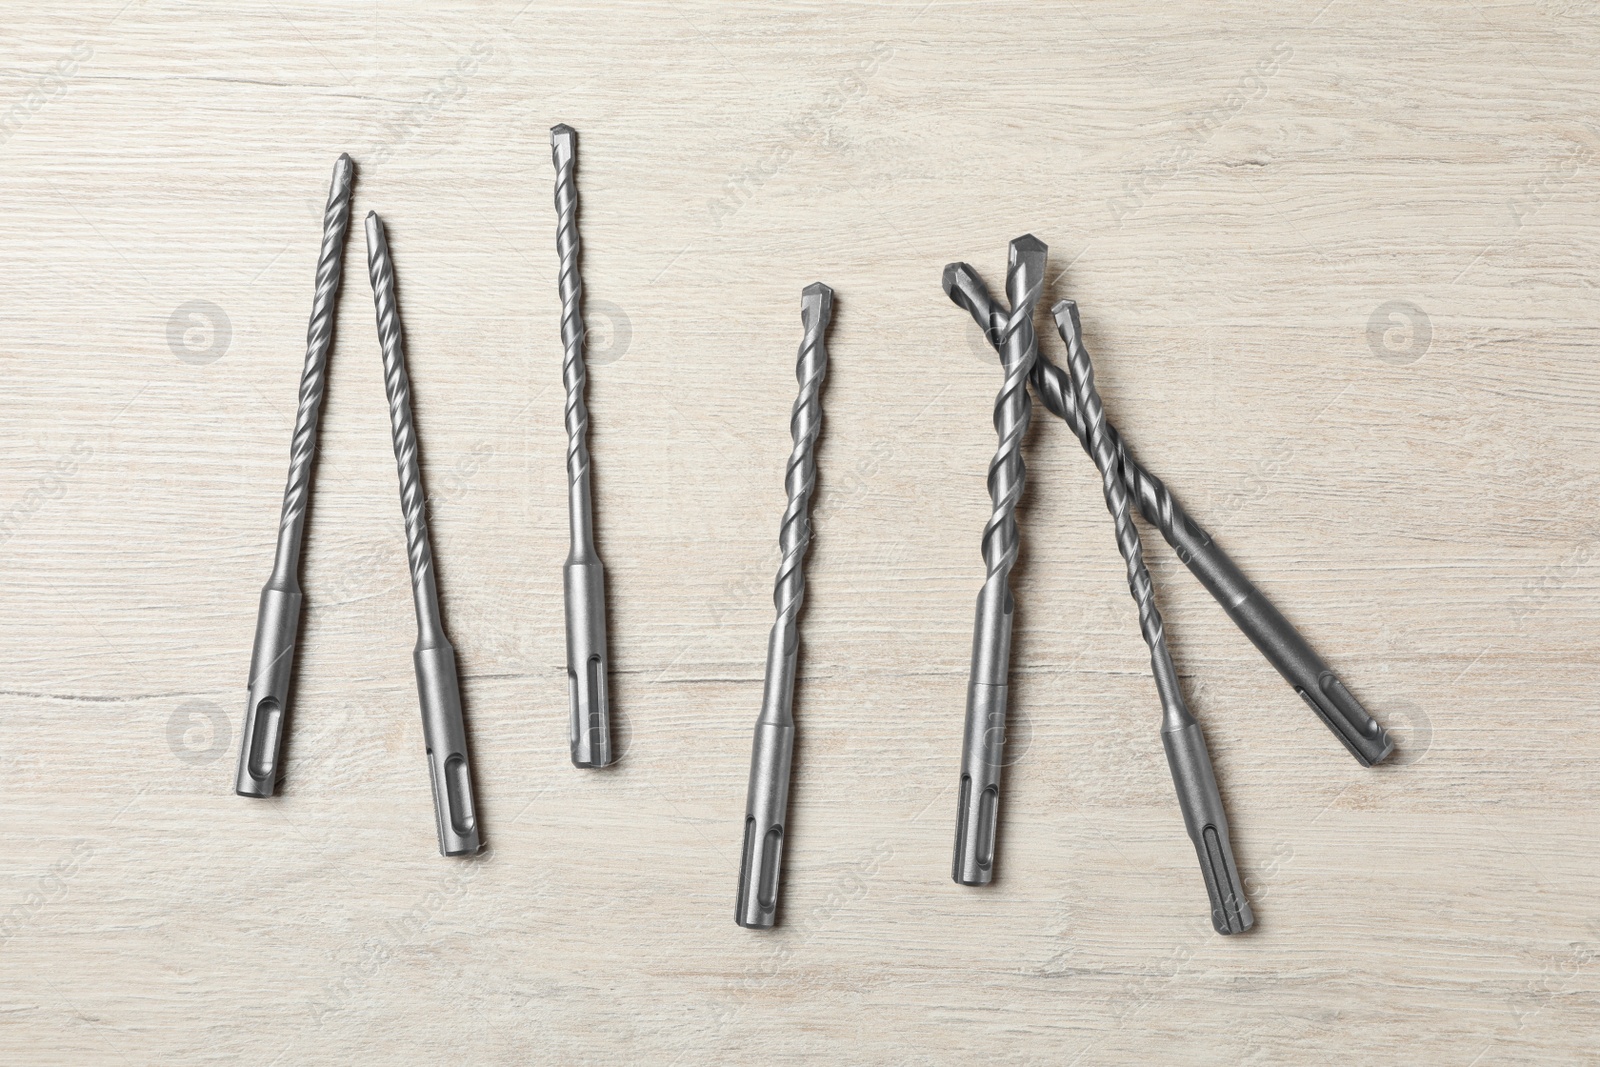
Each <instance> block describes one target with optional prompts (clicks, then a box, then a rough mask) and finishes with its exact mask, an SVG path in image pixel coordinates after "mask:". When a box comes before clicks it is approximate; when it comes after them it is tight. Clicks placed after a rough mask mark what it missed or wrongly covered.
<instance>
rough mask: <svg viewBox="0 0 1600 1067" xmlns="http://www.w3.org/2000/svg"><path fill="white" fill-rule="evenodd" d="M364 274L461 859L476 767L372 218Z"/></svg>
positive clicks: (423, 671) (432, 776)
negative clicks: (469, 751)
mask: <svg viewBox="0 0 1600 1067" xmlns="http://www.w3.org/2000/svg"><path fill="white" fill-rule="evenodd" d="M367 273H368V274H369V275H370V277H371V279H372V301H373V304H374V305H376V307H377V313H378V344H379V346H380V347H381V348H382V349H383V387H384V391H385V392H386V393H388V395H389V426H390V429H391V430H392V431H393V433H394V463H395V468H396V470H397V471H398V472H399V475H400V510H401V513H402V514H403V515H404V516H405V522H406V557H407V560H408V561H409V563H410V567H411V593H412V597H413V599H414V600H415V601H416V606H417V647H416V650H415V651H414V652H413V653H412V657H411V658H412V662H413V664H414V665H415V667H416V671H417V696H418V698H419V700H420V702H421V706H422V739H423V743H424V744H425V745H426V746H427V749H428V779H429V781H430V782H432V784H433V808H434V814H435V816H436V817H437V820H438V826H439V851H440V852H441V853H443V854H444V855H446V856H460V855H465V854H467V853H472V852H476V851H478V848H479V845H480V844H481V842H480V840H479V837H478V820H477V816H476V815H475V813H474V806H473V802H472V769H471V767H469V766H468V764H467V730H466V726H465V724H464V723H463V722H462V721H461V686H460V682H459V680H458V679H457V677H456V650H455V647H454V646H453V645H451V644H450V639H449V638H447V637H446V636H445V634H444V622H443V620H442V619H441V618H440V616H439V589H438V586H437V585H436V584H435V581H434V574H433V544H432V542H431V540H430V538H429V537H428V510H427V498H426V497H424V496H423V493H422V470H421V467H420V466H419V464H418V462H417V434H416V429H415V428H414V426H413V424H412V420H411V379H410V378H409V377H408V376H407V375H406V354H405V337H404V336H403V334H402V333H401V330H400V310H399V308H398V307H397V306H396V304H395V296H394V266H393V264H392V263H391V262H390V259H389V240H388V236H387V234H386V233H385V232H384V228H383V220H382V219H380V218H378V216H377V214H376V213H372V212H369V213H368V214H367Z"/></svg>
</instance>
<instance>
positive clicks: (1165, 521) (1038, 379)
mask: <svg viewBox="0 0 1600 1067" xmlns="http://www.w3.org/2000/svg"><path fill="white" fill-rule="evenodd" d="M944 291H945V293H946V294H948V295H949V297H950V299H951V300H953V301H955V303H956V304H958V305H959V306H961V307H963V308H965V309H966V310H967V312H968V313H969V314H970V315H971V316H972V317H973V318H974V319H975V320H976V321H977V323H978V326H979V327H980V328H981V329H982V330H983V331H984V332H985V334H986V335H987V336H988V337H989V338H990V340H991V342H993V341H994V339H995V338H996V337H997V335H998V334H997V331H998V330H999V329H1000V328H1001V327H1002V325H1003V323H1004V322H1005V314H1004V312H1003V311H1002V310H1001V309H1000V308H999V307H998V306H997V305H996V304H995V302H994V300H993V298H991V297H990V295H989V292H988V290H987V289H986V288H985V286H984V284H983V282H982V281H980V280H979V278H978V275H977V272H976V271H974V270H973V269H972V268H971V267H970V266H968V265H967V264H965V263H952V264H950V265H949V266H947V267H946V268H945V270H944ZM1033 387H1034V389H1035V390H1036V391H1037V392H1038V394H1039V399H1040V401H1041V402H1042V403H1043V404H1044V406H1045V407H1046V408H1047V409H1049V410H1050V411H1051V412H1053V413H1054V414H1056V415H1057V416H1059V417H1060V418H1061V419H1062V420H1064V421H1065V422H1066V424H1067V425H1068V426H1069V427H1070V428H1071V429H1072V432H1073V434H1075V435H1076V436H1077V438H1078V440H1079V442H1081V443H1082V444H1083V447H1084V449H1085V451H1088V450H1089V449H1090V444H1089V435H1088V431H1087V428H1086V427H1085V425H1084V421H1083V416H1082V413H1081V412H1080V411H1079V409H1078V403H1077V400H1076V399H1075V398H1074V397H1073V394H1072V387H1071V385H1070V384H1069V382H1068V378H1067V375H1066V373H1065V372H1064V371H1062V369H1061V368H1060V367H1058V366H1056V365H1055V364H1054V363H1052V362H1050V360H1049V358H1048V357H1045V356H1041V357H1040V358H1039V360H1038V361H1037V363H1035V365H1034V368H1033ZM1106 433H1107V435H1108V436H1109V437H1110V438H1111V440H1112V441H1113V443H1114V446H1115V447H1117V448H1120V449H1122V451H1123V452H1124V454H1127V450H1126V447H1125V446H1123V445H1122V443H1121V437H1120V436H1119V435H1118V433H1117V430H1116V427H1115V426H1113V425H1112V424H1110V423H1109V422H1108V423H1107V424H1106ZM1122 477H1123V483H1124V485H1125V486H1126V488H1127V490H1128V492H1129V493H1130V494H1132V497H1133V499H1134V500H1136V501H1137V502H1138V504H1139V510H1140V511H1141V512H1143V514H1144V517H1145V519H1146V520H1147V521H1149V522H1150V523H1151V524H1152V525H1154V526H1155V527H1156V528H1157V529H1159V530H1160V531H1161V535H1162V536H1163V537H1164V538H1165V539H1166V541H1167V543H1168V544H1169V545H1171V546H1172V547H1173V549H1174V550H1175V551H1176V552H1177V554H1178V558H1179V559H1181V560H1182V561H1183V562H1184V564H1185V565H1186V566H1187V567H1188V568H1189V570H1190V572H1191V573H1193V574H1194V576H1195V577H1196V578H1198V579H1199V580H1200V583H1201V584H1202V585H1204V586H1205V587H1206V589H1207V590H1208V591H1209V592H1210V593H1211V595H1212V596H1213V597H1215V598H1216V600H1217V602H1218V603H1219V604H1221V605H1222V608H1223V610H1224V611H1226V612H1227V613H1228V616H1229V618H1231V619H1232V620H1233V622H1234V625H1236V626H1238V627H1239V629H1240V630H1242V631H1244V634H1245V636H1247V637H1249V638H1250V640H1251V642H1252V643H1253V644H1254V645H1255V646H1256V648H1257V649H1259V650H1260V651H1261V654H1262V655H1263V656H1265V657H1266V659H1267V662H1269V663H1271V664H1272V665H1273V666H1274V667H1275V668H1277V670H1278V673H1279V674H1281V675H1282V676H1283V678H1284V680H1285V681H1286V682H1288V683H1289V684H1290V685H1291V686H1292V687H1294V690H1295V692H1297V693H1299V694H1300V697H1301V699H1303V700H1304V701H1305V702H1306V704H1307V705H1309V706H1310V708H1311V710H1312V711H1314V712H1316V714H1317V716H1318V717H1319V718H1320V719H1322V721H1323V722H1324V723H1325V724H1326V725H1327V727H1328V729H1330V730H1332V731H1333V734H1334V736H1336V737H1338V738H1339V740H1340V741H1341V742H1342V743H1343V744H1344V746H1345V747H1346V748H1347V749H1349V750H1350V754H1351V755H1353V756H1354V757H1355V758H1356V759H1357V760H1358V761H1360V763H1361V764H1362V766H1371V765H1373V764H1375V763H1381V762H1382V761H1383V760H1385V759H1387V758H1388V756H1389V754H1390V753H1392V752H1393V751H1394V741H1393V739H1392V738H1390V736H1389V735H1388V733H1387V732H1386V731H1385V730H1384V728H1383V726H1382V725H1381V724H1380V723H1379V722H1378V721H1377V720H1376V719H1374V718H1373V717H1372V716H1371V715H1369V714H1368V713H1367V711H1366V709H1365V708H1363V707H1362V706H1361V704H1360V703H1359V702H1358V701H1357V700H1356V698H1355V697H1354V696H1353V695H1351V693H1350V690H1349V689H1347V688H1346V687H1345V685H1344V683H1343V682H1341V681H1340V680H1339V676H1338V675H1336V674H1335V673H1334V672H1333V670H1332V669H1331V668H1330V667H1328V665H1327V664H1326V663H1324V662H1323V660H1322V657H1320V656H1318V655H1317V653H1316V652H1315V651H1313V650H1312V648H1311V645H1310V644H1309V643H1308V642H1307V641H1306V639H1305V638H1304V637H1302V636H1301V635H1300V632H1299V631H1298V630H1296V629H1295V628H1294V626H1292V625H1291V624H1290V623H1289V620H1288V619H1286V618H1284V616H1283V613H1282V612H1280V611H1279V610H1278V609H1277V607H1276V606H1275V605H1274V604H1273V603H1272V601H1271V600H1269V599H1268V598H1267V596H1266V594H1264V593H1262V592H1261V590H1260V589H1258V588H1256V586H1255V585H1253V584H1252V583H1251V582H1250V580H1249V579H1248V578H1246V577H1245V576H1244V573H1243V572H1242V571H1241V570H1240V569H1239V567H1238V565H1237V564H1235V563H1234V562H1233V560H1232V559H1230V558H1229V557H1228V555H1227V553H1225V552H1224V551H1223V550H1222V549H1221V548H1220V547H1219V546H1218V545H1217V544H1216V542H1215V541H1213V540H1212V539H1211V535H1210V534H1209V533H1207V532H1206V531H1205V530H1204V529H1203V528H1202V527H1201V526H1200V524H1199V523H1197V522H1195V521H1194V520H1193V519H1192V518H1190V517H1189V515H1188V514H1187V513H1186V512H1185V511H1184V510H1183V508H1182V506H1181V505H1179V503H1178V501H1177V500H1176V498H1174V497H1173V495H1172V493H1171V492H1170V491H1169V490H1168V489H1167V487H1166V486H1165V485H1164V484H1163V483H1162V481H1161V479H1159V478H1157V477H1156V476H1155V475H1153V474H1151V473H1150V472H1149V471H1148V470H1146V469H1145V468H1144V467H1143V466H1141V465H1140V464H1139V462H1138V460H1137V459H1135V458H1134V457H1133V456H1132V455H1131V454H1128V455H1127V461H1126V462H1125V463H1124V464H1122Z"/></svg>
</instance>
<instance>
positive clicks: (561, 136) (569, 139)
mask: <svg viewBox="0 0 1600 1067" xmlns="http://www.w3.org/2000/svg"><path fill="white" fill-rule="evenodd" d="M577 154H578V131H577V130H575V129H573V128H572V127H571V126H568V125H567V124H566V123H565V122H563V123H561V124H560V125H559V126H552V127H550V155H551V158H553V159H554V160H555V163H556V167H557V169H559V168H561V167H565V166H566V165H567V164H569V163H571V162H572V160H573V157H574V156H576V155H577Z"/></svg>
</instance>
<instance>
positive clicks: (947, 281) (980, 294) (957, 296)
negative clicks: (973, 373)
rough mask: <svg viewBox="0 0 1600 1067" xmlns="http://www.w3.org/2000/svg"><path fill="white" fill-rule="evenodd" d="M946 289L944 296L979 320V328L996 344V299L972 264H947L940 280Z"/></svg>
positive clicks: (990, 341)
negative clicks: (994, 320)
mask: <svg viewBox="0 0 1600 1067" xmlns="http://www.w3.org/2000/svg"><path fill="white" fill-rule="evenodd" d="M940 284H941V285H942V286H943V287H944V295H945V296H948V297H949V298H950V299H951V300H952V301H954V302H955V305H956V306H957V307H959V308H962V309H964V310H965V311H966V312H967V314H969V315H971V316H972V317H973V318H974V319H976V320H977V323H978V327H979V328H980V329H982V330H983V332H984V336H985V337H987V338H988V339H989V343H990V344H994V343H996V337H995V335H994V333H993V332H992V327H993V322H992V320H993V318H994V312H995V306H994V297H992V296H990V295H989V290H988V288H987V287H986V286H985V285H984V284H983V281H982V279H980V278H979V277H978V272H977V271H975V270H973V269H972V265H971V264H970V263H947V264H945V268H944V275H943V277H942V278H940Z"/></svg>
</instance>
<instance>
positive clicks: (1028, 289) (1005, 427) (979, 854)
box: [951, 234, 1048, 885]
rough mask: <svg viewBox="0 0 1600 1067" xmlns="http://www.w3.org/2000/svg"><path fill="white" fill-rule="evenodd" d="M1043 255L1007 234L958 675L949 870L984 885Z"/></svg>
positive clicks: (999, 761) (999, 759) (1006, 680)
mask: <svg viewBox="0 0 1600 1067" xmlns="http://www.w3.org/2000/svg"><path fill="white" fill-rule="evenodd" d="M1047 254H1048V250H1047V249H1046V247H1045V245H1044V243H1043V242H1042V241H1040V240H1039V239H1038V238H1036V237H1034V236H1033V235H1031V234H1029V235H1027V236H1025V237H1019V238H1017V239H1016V240H1015V241H1012V242H1011V248H1010V264H1009V269H1008V270H1007V272H1006V298H1007V299H1008V300H1009V301H1010V303H1011V312H1010V314H1009V315H1008V316H1006V317H1005V318H1004V320H1003V321H1001V322H999V323H997V331H996V333H995V334H994V335H993V336H994V337H995V339H996V348H998V349H999V351H1000V353H1001V358H1002V359H1003V361H1004V364H1005V382H1004V383H1003V384H1002V385H1001V386H1000V393H999V395H998V396H997V397H996V398H995V404H994V428H995V432H996V434H997V435H998V437H999V447H998V448H997V449H996V451H995V455H994V459H993V461H992V462H991V463H990V464H989V499H990V502H991V504H992V511H991V513H990V516H989V522H988V524H987V525H986V526H985V527H984V531H983V560H984V564H985V566H986V567H987V571H988V573H987V577H986V578H985V580H984V583H983V589H982V591H980V592H979V594H978V604H977V611H976V618H975V619H974V623H973V632H972V670H971V674H970V675H969V678H968V682H967V721H966V730H965V735H964V738H963V741H962V751H961V785H960V791H959V793H958V799H957V806H956V837H955V853H954V858H953V860H952V862H951V877H952V878H953V879H955V881H957V882H959V883H960V884H962V885H987V884H988V883H989V881H990V880H991V879H992V878H993V877H994V851H995V835H996V827H997V822H998V819H999V809H1000V771H1001V767H1002V765H1003V762H1004V755H1005V738H1006V735H1005V728H1006V710H1007V699H1008V693H1009V689H1010V671H1011V624H1012V616H1013V608H1014V603H1013V600H1012V596H1011V568H1012V566H1013V565H1014V564H1015V563H1016V561H1017V551H1018V548H1019V539H1018V534H1017V519H1016V508H1017V502H1018V501H1019V500H1021V499H1022V490H1023V484H1024V482H1025V480H1026V475H1027V469H1026V467H1025V466H1024V464H1023V460H1022V439H1023V437H1024V435H1026V433H1027V432H1028V423H1029V420H1030V419H1031V417H1032V410H1033V404H1032V401H1031V400H1030V399H1029V397H1028V374H1029V372H1030V371H1032V369H1033V363H1034V360H1036V359H1037V358H1038V355H1039V341H1038V337H1037V336H1036V335H1035V333H1034V328H1033V310H1034V306H1035V305H1036V304H1037V303H1038V300H1039V293H1040V291H1041V290H1042V289H1043V287H1044V270H1045V260H1046V256H1047Z"/></svg>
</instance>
